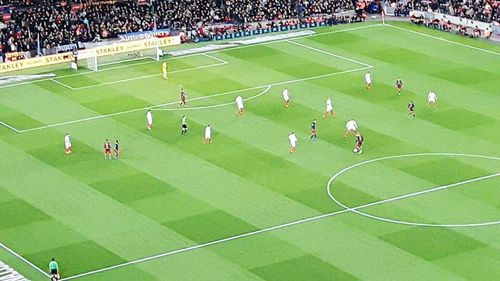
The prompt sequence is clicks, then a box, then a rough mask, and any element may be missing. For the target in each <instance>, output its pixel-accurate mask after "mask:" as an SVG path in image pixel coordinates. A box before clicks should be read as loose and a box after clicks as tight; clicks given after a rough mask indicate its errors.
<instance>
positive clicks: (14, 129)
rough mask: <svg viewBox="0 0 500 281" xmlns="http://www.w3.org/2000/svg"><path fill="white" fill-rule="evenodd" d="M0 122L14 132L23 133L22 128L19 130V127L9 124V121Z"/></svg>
mask: <svg viewBox="0 0 500 281" xmlns="http://www.w3.org/2000/svg"><path fill="white" fill-rule="evenodd" d="M0 124H1V125H3V126H5V127H7V128H9V129H11V130H12V131H14V132H16V133H21V131H20V130H18V129H16V128H14V127H12V126H11V125H9V124H7V123H5V122H3V121H0Z"/></svg>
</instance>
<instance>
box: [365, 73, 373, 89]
mask: <svg viewBox="0 0 500 281" xmlns="http://www.w3.org/2000/svg"><path fill="white" fill-rule="evenodd" d="M365 84H366V89H367V90H370V89H371V88H372V74H371V73H370V71H368V72H367V73H366V74H365Z"/></svg>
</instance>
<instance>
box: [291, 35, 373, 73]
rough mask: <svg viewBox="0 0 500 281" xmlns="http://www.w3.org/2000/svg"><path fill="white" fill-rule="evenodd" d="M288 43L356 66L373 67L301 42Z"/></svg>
mask: <svg viewBox="0 0 500 281" xmlns="http://www.w3.org/2000/svg"><path fill="white" fill-rule="evenodd" d="M287 42H288V43H290V44H294V45H297V46H300V47H303V48H306V49H309V50H313V51H316V52H319V53H322V54H325V55H329V56H332V57H336V58H338V59H342V60H346V61H349V62H353V63H356V64H361V65H363V66H366V67H373V66H372V65H369V64H367V63H364V62H361V61H357V60H353V59H350V58H346V57H344V56H341V55H337V54H334V53H331V52H327V51H324V50H321V49H318V48H314V47H311V46H308V45H305V44H302V43H299V42H295V41H292V40H287Z"/></svg>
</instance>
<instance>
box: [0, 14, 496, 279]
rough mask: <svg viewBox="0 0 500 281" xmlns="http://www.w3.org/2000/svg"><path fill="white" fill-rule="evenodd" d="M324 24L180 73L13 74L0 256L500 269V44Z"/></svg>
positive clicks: (107, 270) (297, 269) (23, 264)
mask: <svg viewBox="0 0 500 281" xmlns="http://www.w3.org/2000/svg"><path fill="white" fill-rule="evenodd" d="M315 32H316V34H314V35H312V36H306V37H300V38H293V39H289V40H281V41H275V42H267V43H263V44H255V45H243V46H239V47H235V48H232V49H225V50H219V51H212V52H209V53H203V54H194V55H188V56H181V57H171V58H167V61H168V63H169V71H170V73H169V80H163V79H162V77H161V74H160V62H156V61H153V60H147V59H138V60H134V61H130V62H126V63H120V64H112V65H107V66H103V67H102V68H101V70H100V71H98V72H91V71H88V70H85V69H82V70H78V71H77V72H73V71H70V70H61V71H57V72H55V73H56V74H57V76H55V77H53V78H48V79H41V80H38V81H31V82H21V83H19V84H15V85H4V86H0V153H1V155H2V162H3V164H2V168H1V169H0V179H1V181H0V217H1V218H0V222H1V223H0V243H1V244H0V260H1V261H3V262H5V263H7V264H8V265H9V266H11V267H13V268H14V269H16V270H17V271H19V272H20V273H22V274H23V275H24V276H26V277H27V278H29V279H31V280H46V279H47V278H48V277H47V274H46V273H45V272H47V271H48V262H49V261H50V259H51V258H53V257H55V258H56V259H57V260H58V262H59V266H60V271H61V275H62V277H63V280H268V281H279V280H499V279H500V239H499V235H498V234H499V233H500V190H499V187H500V146H499V144H500V142H499V139H500V112H499V106H500V90H499V89H500V45H498V44H497V45H495V44H493V43H488V42H485V41H479V40H473V39H469V38H463V37H459V36H456V35H452V34H448V33H443V32H439V31H434V30H430V29H427V28H421V27H417V26H413V25H410V24H408V23H399V22H390V23H389V24H387V25H382V24H377V23H363V24H351V25H341V26H334V27H323V28H318V29H316V30H315ZM192 47H196V46H195V45H194V46H192ZM367 71H370V72H371V74H372V79H373V87H372V89H370V90H367V89H365V85H364V80H363V79H364V75H365V73H366V72H367ZM398 78H401V79H402V80H403V82H404V89H403V93H402V95H400V96H398V95H397V90H396V88H395V81H396V79H398ZM181 88H183V89H185V90H186V93H187V96H188V100H187V102H188V105H189V106H188V107H186V108H184V107H181V108H179V107H178V102H179V93H180V89H181ZM285 88H288V89H289V91H290V96H291V105H290V107H289V108H285V107H284V106H283V98H282V94H281V93H282V91H283V89H285ZM429 90H433V91H434V92H436V94H437V96H438V102H437V107H436V108H429V107H428V106H427V93H428V92H429ZM238 95H241V96H242V97H243V99H244V101H245V113H244V115H242V116H239V115H238V114H237V109H236V105H235V102H234V100H235V97H236V96H238ZM328 97H331V98H332V101H333V106H334V109H335V111H336V114H337V115H336V118H331V117H329V118H326V119H324V118H323V116H322V115H323V112H324V110H325V101H326V99H327V98H328ZM410 101H413V102H415V104H416V118H412V117H411V116H408V114H407V104H408V103H409V102H410ZM148 109H151V110H152V112H153V116H154V127H153V129H152V130H151V131H148V130H146V111H147V110H148ZM183 115H186V117H187V122H188V127H189V131H188V134H187V135H185V136H182V135H181V134H180V131H181V118H182V116H183ZM314 119H317V121H318V139H317V140H316V141H314V140H311V139H310V125H311V122H312V121H313V120H314ZM350 119H355V120H356V121H357V123H358V124H359V129H360V132H361V134H362V135H363V137H364V139H365V143H364V145H363V150H364V152H363V153H362V154H359V155H358V154H355V153H353V148H354V137H353V136H349V137H347V138H344V135H343V134H344V130H345V123H346V121H348V120H350ZM207 125H211V127H212V131H213V142H212V143H211V144H203V132H204V128H205V126H207ZM292 131H293V132H295V133H296V134H297V137H298V139H299V140H298V144H297V152H296V153H295V154H290V153H289V150H288V149H289V143H288V138H287V136H288V135H289V134H290V133H291V132H292ZM66 133H70V134H71V137H72V143H73V151H74V152H73V154H71V155H66V154H65V153H64V142H63V138H64V135H65V134H66ZM105 139H109V140H110V141H111V142H112V143H114V142H115V140H118V141H119V142H120V144H121V155H120V158H119V159H116V160H104V155H103V142H104V140H105Z"/></svg>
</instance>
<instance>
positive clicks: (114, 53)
mask: <svg viewBox="0 0 500 281" xmlns="http://www.w3.org/2000/svg"><path fill="white" fill-rule="evenodd" d="M121 50H122V49H121V48H117V47H115V46H113V47H99V48H95V49H93V50H89V51H88V52H87V53H86V55H85V58H86V59H84V60H81V63H84V64H85V65H84V67H87V68H88V69H90V70H93V71H99V70H102V69H104V68H109V67H113V65H116V64H120V65H126V64H127V63H130V62H136V61H138V60H154V61H159V60H160V59H161V57H162V56H163V52H162V50H161V49H160V47H158V46H154V47H149V48H146V49H141V50H132V51H121ZM123 50H126V48H123ZM107 51H108V52H107Z"/></svg>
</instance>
